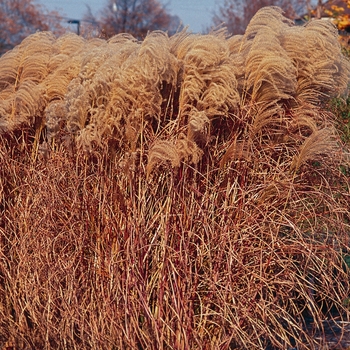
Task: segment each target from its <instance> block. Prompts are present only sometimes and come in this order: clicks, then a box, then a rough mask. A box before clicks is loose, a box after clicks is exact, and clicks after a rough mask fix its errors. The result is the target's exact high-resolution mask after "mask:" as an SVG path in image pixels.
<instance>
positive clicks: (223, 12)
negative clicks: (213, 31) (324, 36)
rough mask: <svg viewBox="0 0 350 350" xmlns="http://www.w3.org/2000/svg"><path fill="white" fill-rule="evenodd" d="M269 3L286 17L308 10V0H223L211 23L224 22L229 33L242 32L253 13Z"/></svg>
mask: <svg viewBox="0 0 350 350" xmlns="http://www.w3.org/2000/svg"><path fill="white" fill-rule="evenodd" d="M271 5H274V6H279V7H281V8H282V9H283V10H284V11H285V16H286V17H289V18H292V19H294V18H296V17H298V15H300V14H302V13H303V12H305V11H307V10H308V8H309V7H310V0H250V1H244V0H224V1H223V5H222V6H220V7H219V10H218V11H217V12H216V13H215V14H214V17H213V23H214V25H216V26H218V25H221V24H223V23H224V24H225V25H226V26H227V28H228V31H229V32H230V33H232V34H242V33H244V31H245V29H246V27H247V25H248V23H249V22H250V20H251V18H252V17H253V16H254V15H255V13H256V12H257V11H258V10H260V9H261V8H262V7H265V6H271Z"/></svg>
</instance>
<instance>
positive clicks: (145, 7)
mask: <svg viewBox="0 0 350 350" xmlns="http://www.w3.org/2000/svg"><path fill="white" fill-rule="evenodd" d="M325 3H327V5H329V6H328V10H327V11H328V12H327V11H326V13H327V14H328V15H333V17H334V18H336V19H338V22H337V21H336V24H337V23H339V26H341V25H344V21H348V16H344V11H343V10H344V8H346V7H347V6H349V0H337V1H336V0H330V1H322V0H317V2H315V1H312V0H250V1H244V0H221V5H220V6H219V7H218V10H217V11H216V12H215V13H214V14H213V17H212V23H211V25H212V26H220V25H225V26H226V27H227V29H228V32H229V33H231V34H241V33H244V31H245V28H246V26H247V24H248V23H249V21H250V20H251V18H252V17H253V16H254V14H255V13H256V12H257V11H258V10H259V9H260V8H262V7H264V6H270V5H275V6H279V7H281V8H282V9H283V10H284V11H285V15H286V17H289V18H292V19H295V18H296V17H298V16H299V15H301V14H305V13H310V14H311V13H312V12H313V15H314V16H315V17H319V16H320V13H321V11H322V9H323V7H324V4H325ZM333 3H334V4H333ZM342 4H343V5H344V6H342ZM62 19H65V21H62ZM63 22H65V24H64V23H63ZM79 24H80V22H79ZM81 24H82V26H81V31H80V33H81V34H82V35H84V36H99V37H104V38H109V37H111V36H113V35H115V34H118V33H122V32H123V33H124V32H126V33H130V34H132V35H133V36H134V37H135V38H137V39H143V38H144V37H145V36H146V35H147V32H148V31H153V30H164V31H168V33H169V34H173V33H175V32H176V31H178V30H179V29H181V20H180V18H179V17H178V16H176V15H172V14H170V12H169V11H168V9H167V8H166V6H165V5H163V4H162V2H161V1H160V0H107V3H106V5H105V7H104V8H103V9H102V10H101V11H100V12H99V13H98V14H94V13H93V12H92V11H91V9H90V8H89V7H88V8H87V11H86V14H85V15H84V17H83V18H82V19H81ZM46 30H50V31H52V32H53V33H55V34H58V35H59V34H62V33H64V32H65V31H66V30H67V18H64V17H62V15H60V14H59V13H58V12H56V11H48V10H46V9H45V8H44V7H42V6H40V5H39V4H37V3H36V2H35V0H1V2H0V55H2V54H3V53H4V52H6V51H7V50H10V49H12V48H13V47H14V46H16V45H17V44H19V43H20V42H21V41H22V40H23V39H24V38H25V37H27V36H28V35H29V34H32V33H35V32H36V31H46ZM208 30H209V27H208Z"/></svg>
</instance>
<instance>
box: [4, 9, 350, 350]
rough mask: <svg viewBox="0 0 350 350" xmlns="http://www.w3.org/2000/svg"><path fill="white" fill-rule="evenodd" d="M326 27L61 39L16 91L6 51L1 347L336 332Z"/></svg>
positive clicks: (305, 342)
mask: <svg viewBox="0 0 350 350" xmlns="http://www.w3.org/2000/svg"><path fill="white" fill-rule="evenodd" d="M327 26H328V25H323V24H317V22H315V24H312V25H311V27H310V28H309V29H308V26H305V27H301V28H300V29H299V28H296V27H294V26H293V25H292V24H291V23H290V22H289V21H288V20H287V19H285V18H284V17H283V16H282V14H281V11H280V10H279V9H277V8H265V9H263V10H261V11H259V12H258V13H257V15H256V17H255V18H254V19H253V20H252V23H251V25H250V26H249V28H248V29H247V34H246V35H243V36H237V37H235V36H234V37H227V36H226V33H225V32H224V31H215V32H212V33H210V34H209V35H194V34H191V33H189V32H187V31H186V30H184V31H182V32H180V33H177V34H176V35H174V36H172V37H170V38H169V37H168V36H167V34H165V33H161V32H154V33H150V34H149V35H148V36H147V37H146V38H145V40H144V41H142V42H139V41H137V40H135V39H134V38H133V37H131V36H130V35H127V34H121V35H117V36H115V37H113V38H111V39H110V40H108V41H104V40H101V39H97V40H85V39H83V38H80V37H78V36H76V35H74V34H70V35H67V36H63V37H61V38H58V39H57V40H56V39H54V40H53V41H52V43H51V44H50V40H48V44H47V45H46V47H47V48H48V50H47V52H50V54H49V57H48V58H45V60H46V59H47V61H45V62H47V66H46V73H45V70H42V73H40V74H39V75H38V76H39V78H36V77H33V80H31V79H30V75H31V74H32V71H33V66H32V64H30V65H29V66H28V70H27V73H26V79H25V81H20V80H18V82H20V84H17V85H16V80H17V77H20V74H18V72H17V71H16V72H14V71H13V70H10V69H9V67H10V66H9V64H10V61H9V57H11V59H13V62H14V65H15V66H16V67H19V66H20V64H21V62H24V61H23V58H24V57H26V56H25V55H24V54H23V52H22V51H21V50H22V48H21V49H20V48H19V47H17V48H15V49H14V50H13V51H11V52H10V53H9V54H7V55H5V56H3V57H2V58H0V70H1V74H0V86H1V89H0V101H1V105H0V113H1V114H0V122H1V123H2V124H3V125H4V128H3V130H4V131H3V133H2V135H1V137H0V344H5V342H10V341H13V343H14V345H13V347H16V348H34V349H44V348H62V349H63V348H64V349H68V348H69V349H70V348H72V349H78V348H79V349H111V348H115V349H138V348H140V349H141V348H142V349H147V348H152V349H153V348H154V349H162V348H163V349H216V348H224V349H248V348H249V349H281V350H282V349H288V348H298V349H304V350H306V349H315V350H316V349H317V348H319V347H321V346H324V347H325V344H322V342H323V340H322V338H317V337H315V336H314V335H313V334H312V332H310V331H309V328H308V326H309V324H308V318H310V317H311V318H312V319H313V326H314V328H315V330H316V331H318V332H321V333H322V331H323V329H324V320H325V319H327V320H333V321H334V322H338V321H339V320H340V321H348V318H349V316H350V315H349V308H348V306H347V305H346V302H347V300H348V298H349V295H350V278H349V277H350V269H349V267H348V265H347V264H346V262H347V260H348V258H349V256H350V249H349V232H350V215H349V213H350V207H349V188H350V183H349V177H348V176H347V175H346V173H345V172H344V171H343V169H342V167H343V166H344V164H345V161H344V160H343V159H342V158H343V154H344V153H347V154H348V153H349V150H348V147H347V146H346V145H343V144H342V143H341V141H340V139H339V138H338V135H337V133H336V132H334V130H333V127H334V118H333V116H332V115H331V114H330V113H329V112H327V111H326V110H325V109H324V108H325V105H324V104H323V103H320V102H326V101H325V100H326V99H327V95H330V93H331V92H332V91H330V90H331V85H332V84H334V91H335V90H336V89H337V87H338V85H337V82H336V76H337V74H338V76H339V81H341V83H340V85H341V86H340V88H341V89H342V88H345V85H346V84H345V83H344V84H343V82H342V81H345V80H348V79H349V76H348V75H347V74H348V73H347V71H348V68H349V63H348V62H346V61H344V62H343V61H342V59H341V58H340V51H339V47H338V46H336V45H335V44H333V41H332V40H333V37H334V32H333V29H331V27H330V31H328V29H327V28H328V27H327ZM316 28H317V29H316ZM293 33H295V37H294V34H293ZM302 33H305V35H304V37H303V34H302ZM319 36H320V37H321V38H318V37H319ZM287 38H288V40H287ZM315 38H318V39H317V40H319V44H314V41H315V40H316V39H315ZM30 40H33V39H30ZM30 40H29V41H28V42H30ZM43 40H44V41H45V40H47V39H43ZM317 40H316V41H317ZM328 41H329V44H330V45H333V46H332V50H334V52H331V51H329V50H328V46H327V45H326V43H327V42H328ZM33 42H34V41H33ZM315 45H319V50H320V52H318V53H316V54H315V55H314V53H313V52H309V48H312V50H315V49H316V46H315ZM322 45H323V46H324V45H326V46H327V47H326V46H324V47H323V46H322ZM38 46H39V45H38ZM293 46H295V48H293ZM23 48H25V45H23ZM259 50H260V51H261V52H260V51H259ZM322 52H323V54H322ZM274 55H275V57H274ZM311 56H312V57H313V58H312V59H311V60H310V59H309V57H311ZM2 62H4V65H2V64H1V63H2ZM288 65H289V66H288ZM307 65H310V66H312V67H306V66H307ZM338 65H339V67H338ZM41 66H45V64H44V65H41ZM314 66H315V67H316V68H313V67H314ZM1 67H5V68H1ZM6 67H7V68H6ZM335 67H338V68H337V69H338V71H337V72H336V68H335ZM311 73H312V75H310V74H311ZM45 74H46V76H45ZM317 74H320V76H321V79H320V81H319V82H318V81H317ZM313 87H314V89H315V91H316V92H313ZM36 89H37V91H38V93H39V94H38V95H35V94H33V95H32V94H30V92H31V90H33V91H35V90H36ZM27 94H28V96H27ZM39 96H40V98H39ZM323 100H324V101H323ZM15 102H16V103H15ZM14 106H15V107H16V109H17V110H16V111H17V112H18V115H19V116H22V117H23V118H26V127H25V128H21V126H20V125H19V124H18V123H17V124H16V123H15V124H12V125H11V127H8V125H7V126H6V124H8V123H7V119H6V118H5V119H4V118H3V116H6V115H7V114H6V113H10V112H11V111H12V110H13V108H14ZM6 111H8V112H6ZM9 115H10V114H9ZM24 116H25V117H24ZM38 124H40V125H38ZM45 126H46V131H47V134H45V132H44V130H43V132H42V133H41V131H40V130H41V129H42V128H44V127H45ZM10 129H11V130H12V131H13V132H12V131H11V132H9V131H10ZM40 133H41V134H40ZM39 136H40V137H39ZM33 138H34V139H35V140H39V141H42V144H41V145H39V146H38V142H33V141H32V140H33ZM67 138H68V141H70V139H73V140H75V145H77V146H78V147H74V148H73V147H72V149H74V152H71V150H70V149H69V147H70V145H68V146H66V144H65V142H66V140H67ZM47 141H49V142H47ZM68 143H69V142H68ZM47 144H50V146H51V147H50V148H49V147H48V146H47ZM45 147H46V149H45ZM48 150H50V154H49V156H48V154H47V153H48ZM86 150H88V151H91V152H86ZM39 151H42V155H43V157H40V156H38V157H33V156H32V155H33V153H34V154H36V153H39ZM324 152H325V153H327V154H326V155H324ZM335 310H336V311H337V314H335ZM336 317H337V318H336ZM8 344H9V343H8ZM8 344H7V345H4V346H3V347H9V345H8ZM0 347H1V345H0Z"/></svg>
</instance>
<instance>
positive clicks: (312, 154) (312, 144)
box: [291, 128, 339, 171]
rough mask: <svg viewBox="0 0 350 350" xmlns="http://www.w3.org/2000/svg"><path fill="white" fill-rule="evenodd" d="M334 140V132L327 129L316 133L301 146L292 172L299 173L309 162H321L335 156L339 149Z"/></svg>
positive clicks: (294, 160) (292, 165)
mask: <svg viewBox="0 0 350 350" xmlns="http://www.w3.org/2000/svg"><path fill="white" fill-rule="evenodd" d="M338 148H339V147H338V145H337V144H336V141H335V140H334V130H332V129H329V128H325V129H320V130H317V131H314V132H313V133H312V134H311V135H310V136H309V137H308V138H306V140H305V141H304V143H303V144H302V145H301V147H300V150H299V153H298V154H297V155H295V156H294V158H293V160H292V163H291V170H294V171H297V170H298V169H299V168H300V167H301V165H302V164H304V163H305V162H306V161H308V160H319V159H320V156H322V157H321V158H324V157H325V156H333V154H334V152H335V151H336V150H337V149H338Z"/></svg>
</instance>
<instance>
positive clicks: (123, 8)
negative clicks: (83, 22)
mask: <svg viewBox="0 0 350 350" xmlns="http://www.w3.org/2000/svg"><path fill="white" fill-rule="evenodd" d="M90 20H91V18H90ZM96 21H97V22H98V23H99V26H100V29H101V31H102V34H103V36H105V37H111V36H112V35H114V34H118V33H130V34H132V35H133V36H135V37H136V38H143V37H144V36H145V35H146V34H147V32H148V31H151V30H158V29H159V30H168V31H170V32H173V31H174V30H176V29H177V27H179V25H180V20H179V18H178V17H177V16H171V15H170V14H169V13H168V12H167V10H166V8H165V7H164V6H163V5H162V4H161V3H160V2H159V1H158V0H109V1H108V3H107V6H106V8H105V9H104V10H103V11H102V13H101V16H100V18H99V19H98V20H96Z"/></svg>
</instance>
